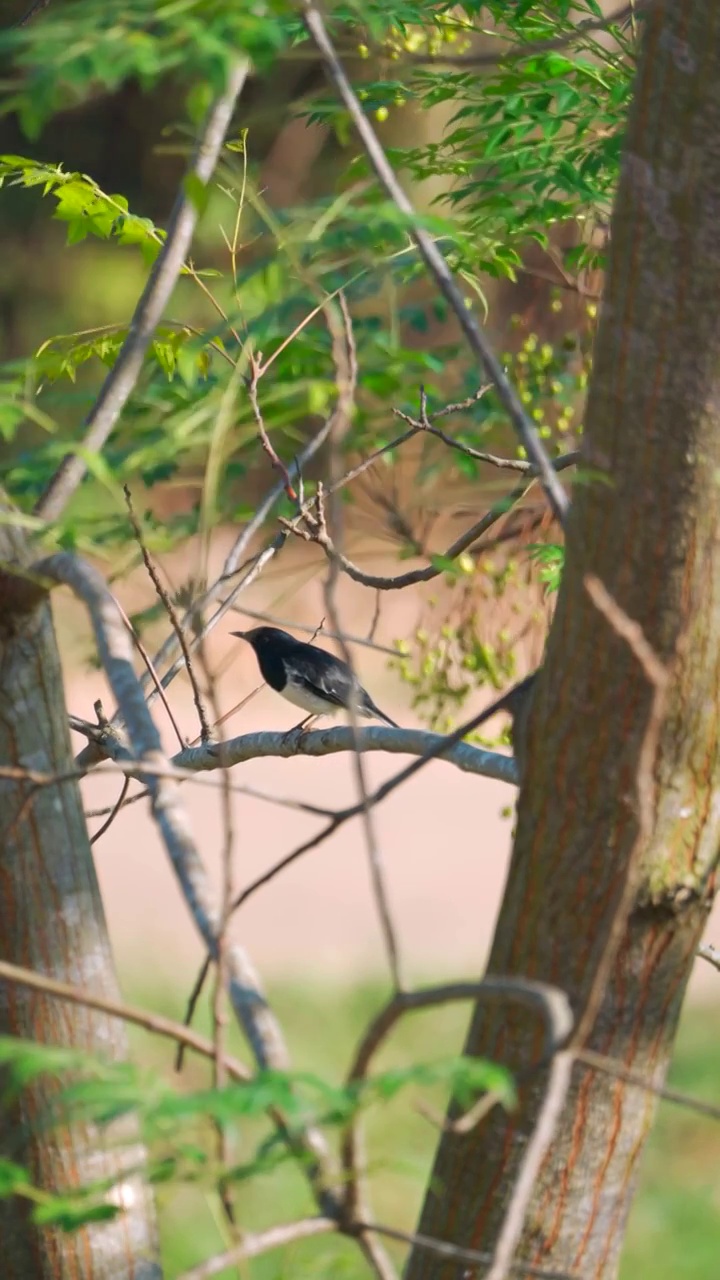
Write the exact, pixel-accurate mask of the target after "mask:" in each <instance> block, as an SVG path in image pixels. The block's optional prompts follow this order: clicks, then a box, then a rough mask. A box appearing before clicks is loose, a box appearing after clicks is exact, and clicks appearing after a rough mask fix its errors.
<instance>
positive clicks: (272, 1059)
mask: <svg viewBox="0 0 720 1280" xmlns="http://www.w3.org/2000/svg"><path fill="white" fill-rule="evenodd" d="M35 571H36V572H37V574H38V575H39V576H40V577H41V578H44V579H46V580H48V581H50V582H61V583H65V584H66V585H67V586H69V587H71V589H72V590H73V591H74V592H75V593H76V594H77V595H78V596H79V597H80V599H81V600H82V601H83V602H84V603H85V605H86V607H87V609H88V612H89V614H90V618H91V621H92V625H93V630H94V633H95V639H96V643H97V648H98V654H99V657H100V661H101V663H102V666H103V668H104V669H105V672H106V674H107V677H108V680H109V682H110V686H111V688H112V691H113V694H114V695H115V698H116V700H117V703H118V706H119V707H120V708H121V710H122V716H123V720H124V722H125V724H126V725H127V731H128V737H129V739H130V743H131V746H132V750H133V752H134V755H135V757H136V763H137V772H138V774H139V776H140V777H141V778H143V780H144V781H145V784H146V785H147V787H148V790H149V791H150V794H151V797H152V804H153V816H154V818H155V821H156V823H157V826H158V829H159V831H160V835H161V837H162V840H163V843H164V845H165V848H166V850H167V853H168V856H169V858H170V861H171V863H172V866H173V869H174V871H175V874H176V877H177V880H178V882H179V884H180V887H181V890H182V893H183V896H184V898H185V901H186V903H187V905H188V908H189V910H190V912H191V915H192V918H193V921H194V923H195V926H196V928H197V930H198V932H199V934H200V936H201V938H202V940H203V943H204V945H205V948H206V950H207V951H208V952H209V953H210V954H211V955H212V957H213V959H217V954H218V952H217V938H218V930H219V924H220V920H219V911H218V907H217V905H216V903H215V901H214V899H213V895H212V892H211V888H210V883H209V880H208V877H207V873H206V870H205V867H204V864H203V861H202V859H201V857H200V854H199V851H198V848H197V845H196V843H195V840H194V838H193V835H192V832H191V830H190V825H189V822H188V820H187V816H186V813H185V811H184V808H183V806H182V802H181V799H180V791H179V787H178V784H177V782H176V781H175V780H174V779H172V778H167V777H159V776H154V775H153V774H152V773H150V772H149V771H146V770H144V768H143V765H144V763H145V762H147V763H148V764H149V765H150V766H151V767H159V768H160V769H161V770H162V771H164V772H165V773H167V771H168V769H169V767H170V765H169V761H168V760H167V758H166V756H165V755H164V753H163V751H162V746H161V743H160V736H159V734H158V732H157V729H156V727H155V725H154V723H153V721H152V718H151V716H150V713H149V711H148V709H147V706H146V704H145V699H144V698H143V695H142V690H141V688H140V684H139V682H138V679H137V676H136V675H135V671H134V669H133V665H132V649H131V647H130V641H129V638H128V636H127V633H126V631H125V628H124V627H123V624H122V620H121V618H120V615H119V614H118V612H117V608H116V605H115V601H114V599H113V597H112V595H111V593H110V592H109V591H108V589H107V587H106V586H105V583H104V581H103V579H102V577H101V575H100V574H99V573H98V571H97V570H96V569H95V568H93V567H92V566H91V565H88V564H84V563H83V562H82V561H80V560H79V559H77V558H76V557H74V556H71V555H68V554H66V553H60V554H57V555H54V556H50V557H49V558H48V559H46V560H43V561H41V562H40V563H39V564H37V565H36V566H35ZM220 763H223V762H222V761H221V762H220ZM227 965H228V979H229V983H228V985H229V992H230V999H231V1003H232V1007H233V1010H234V1012H235V1014H236V1016H237V1018H238V1020H239V1021H240V1023H241V1025H242V1027H243V1029H244V1031H245V1034H246V1036H247V1038H248V1041H249V1043H250V1045H251V1047H252V1050H253V1053H254V1055H255V1058H256V1061H257V1062H258V1064H259V1065H260V1066H262V1067H270V1068H274V1069H277V1070H284V1069H286V1067H287V1063H288V1055H287V1049H286V1047H285V1042H284V1038H283V1035H282V1030H281V1028H280V1024H279V1023H278V1021H277V1019H276V1018H275V1016H274V1014H273V1013H272V1011H271V1009H270V1007H269V1005H268V1002H267V999H266V997H265V995H264V993H263V992H262V990H261V987H260V982H259V979H258V976H257V974H256V973H255V970H254V968H253V966H252V964H251V962H250V959H249V957H248V956H247V955H246V953H245V952H244V950H243V949H242V948H241V947H239V946H238V945H237V944H234V945H233V946H231V947H228V951H227ZM283 1136H284V1137H285V1139H286V1141H287V1142H288V1143H289V1145H290V1147H291V1150H292V1151H293V1152H294V1153H295V1154H296V1155H297V1156H299V1157H300V1158H301V1159H302V1161H303V1167H304V1169H305V1172H306V1173H307V1175H308V1177H309V1179H310V1183H311V1186H312V1188H313V1191H314V1193H315V1195H316V1198H317V1201H318V1204H319V1205H320V1206H321V1207H322V1205H328V1206H330V1205H332V1207H333V1209H334V1207H335V1204H336V1197H335V1194H334V1192H333V1191H332V1176H331V1170H330V1164H329V1156H328V1151H327V1145H326V1143H325V1139H324V1137H323V1136H322V1134H320V1132H319V1131H318V1130H316V1129H310V1128H304V1129H302V1130H300V1131H299V1130H298V1129H297V1128H294V1129H293V1130H292V1132H291V1131H290V1130H289V1129H287V1127H285V1130H284V1135H283Z"/></svg>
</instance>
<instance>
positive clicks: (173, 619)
mask: <svg viewBox="0 0 720 1280" xmlns="http://www.w3.org/2000/svg"><path fill="white" fill-rule="evenodd" d="M123 493H124V494H125V502H126V503H127V509H128V516H129V518H130V523H131V525H132V529H133V533H134V534H135V540H136V542H137V544H138V546H139V548H140V554H141V555H142V558H143V563H144V565H145V568H146V569H147V573H148V577H149V578H150V581H151V582H152V584H153V586H154V588H155V591H156V593H157V596H158V599H159V600H160V602H161V604H162V606H163V608H164V610H165V612H166V614H167V616H168V618H169V619H170V625H171V627H172V629H173V631H174V632H175V636H176V638H177V642H178V645H179V646H180V650H181V652H182V656H183V659H184V662H185V666H186V668H187V673H188V679H189V680H190V685H191V688H192V693H193V702H194V703H195V710H196V711H197V714H198V720H199V721H200V739H201V741H202V742H209V741H210V739H211V738H212V732H211V730H210V725H209V724H208V718H207V713H206V711H205V707H204V706H203V700H202V694H201V693H200V686H199V685H198V682H197V679H196V677H195V672H194V670H193V665H192V658H191V657H190V650H189V648H188V643H187V640H186V638H185V632H184V631H183V628H182V625H181V622H180V619H179V618H178V615H177V611H176V609H175V606H174V604H173V602H172V600H171V599H170V596H169V594H168V592H167V591H166V590H165V587H164V585H163V583H162V582H161V580H160V575H159V573H158V572H157V569H156V568H155V565H154V564H153V562H152V559H151V556H150V552H149V551H148V549H147V546H146V545H145V539H144V537H143V531H142V527H141V525H140V521H139V520H138V518H137V516H136V515H135V510H134V507H133V500H132V494H131V493H130V488H129V486H128V485H123ZM160 689H162V685H160ZM180 745H181V747H182V746H184V743H183V741H182V738H181V739H180Z"/></svg>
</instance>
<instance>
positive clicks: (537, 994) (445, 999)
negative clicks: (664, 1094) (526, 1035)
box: [341, 976, 573, 1221]
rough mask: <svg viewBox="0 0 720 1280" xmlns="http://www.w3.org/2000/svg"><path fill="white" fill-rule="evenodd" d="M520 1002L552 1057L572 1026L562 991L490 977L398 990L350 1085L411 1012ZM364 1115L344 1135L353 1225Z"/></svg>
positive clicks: (366, 1036) (365, 1038)
mask: <svg viewBox="0 0 720 1280" xmlns="http://www.w3.org/2000/svg"><path fill="white" fill-rule="evenodd" d="M499 999H500V1000H507V999H510V1000H515V1001H519V1002H520V1003H521V1004H526V1005H529V1006H530V1007H531V1008H533V1009H536V1010H538V1011H539V1012H540V1013H541V1014H542V1017H543V1021H544V1024H545V1042H544V1048H543V1057H544V1058H545V1059H547V1058H551V1057H552V1055H553V1054H554V1053H556V1051H557V1050H558V1049H559V1048H560V1047H561V1046H562V1045H563V1044H565V1042H566V1041H567V1039H568V1037H569V1035H570V1033H571V1032H572V1028H573V1015H572V1010H571V1008H570V1003H569V1001H568V999H567V996H566V995H565V993H564V992H563V991H561V990H560V988H559V987H553V986H550V985H549V984H548V983H544V982H531V981H529V980H528V979H526V978H515V977H495V976H492V977H486V978H483V979H482V980H481V981H479V982H451V983H443V984H441V985H439V986H434V987H424V988H421V989H419V990H417V991H398V992H396V993H395V995H394V996H393V997H392V998H391V999H390V1000H388V1002H387V1003H386V1004H385V1005H384V1006H383V1008H382V1009H381V1010H380V1012H379V1013H378V1014H376V1016H375V1017H374V1018H373V1019H372V1020H371V1021H370V1022H369V1024H368V1026H367V1027H366V1029H365V1031H364V1032H363V1035H362V1037H361V1040H360V1043H359V1045H358V1047H357V1049H356V1051H355V1054H354V1056H353V1059H352V1062H351V1065H350V1067H349V1068H348V1071H347V1074H346V1085H347V1086H348V1087H349V1086H354V1085H357V1083H358V1082H359V1081H362V1080H364V1079H365V1078H366V1077H367V1074H368V1071H369V1068H370V1064H371V1062H372V1059H373V1058H374V1056H375V1054H376V1053H377V1052H378V1050H379V1049H380V1048H381V1046H382V1045H383V1044H384V1043H385V1041H386V1040H387V1037H388V1036H389V1034H390V1032H391V1031H392V1030H393V1029H394V1027H395V1025H396V1024H397V1023H398V1022H399V1021H400V1020H401V1019H402V1018H403V1017H404V1016H405V1014H407V1013H412V1012H416V1011H417V1010H418V1009H432V1008H437V1007H438V1006H440V1005H444V1004H450V1003H454V1002H457V1001H459V1000H499ZM359 1137H360V1127H359V1115H357V1114H356V1115H353V1116H352V1117H351V1118H350V1120H349V1122H348V1125H347V1127H346V1129H345V1132H344V1134H343V1138H342V1143H341V1155H342V1164H343V1171H344V1174H345V1205H344V1209H345V1213H346V1215H347V1217H348V1220H350V1221H353V1219H355V1218H356V1217H357V1216H358V1215H359V1214H362V1209H361V1207H360V1206H359V1184H360V1181H361V1170H360V1155H359Z"/></svg>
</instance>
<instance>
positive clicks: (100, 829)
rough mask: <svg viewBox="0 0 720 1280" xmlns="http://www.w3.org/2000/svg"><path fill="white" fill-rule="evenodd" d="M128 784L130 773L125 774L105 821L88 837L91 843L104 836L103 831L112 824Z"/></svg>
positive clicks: (123, 799)
mask: <svg viewBox="0 0 720 1280" xmlns="http://www.w3.org/2000/svg"><path fill="white" fill-rule="evenodd" d="M129 786H130V775H129V774H126V776H125V779H124V781H123V784H122V787H121V788H120V795H119V796H118V798H117V800H116V801H115V804H114V805H113V806H112V808H111V810H110V813H109V815H108V817H107V819H106V821H105V822H103V824H102V826H101V827H98V830H97V831H96V832H95V833H94V835H92V836H91V837H90V843H91V844H96V843H97V841H98V840H99V839H100V837H101V836H104V835H105V832H106V831H107V830H108V829H109V828H110V827H111V826H112V824H113V822H114V821H115V819H116V818H117V816H118V814H119V812H120V810H121V809H122V807H123V805H124V804H125V797H126V796H127V793H128V788H129ZM86 817H87V815H86Z"/></svg>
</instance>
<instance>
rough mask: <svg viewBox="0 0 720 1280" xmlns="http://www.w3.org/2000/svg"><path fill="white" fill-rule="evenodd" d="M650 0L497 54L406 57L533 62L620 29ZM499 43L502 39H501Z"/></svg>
mask: <svg viewBox="0 0 720 1280" xmlns="http://www.w3.org/2000/svg"><path fill="white" fill-rule="evenodd" d="M651 3H652V0H644V2H643V0H635V3H633V4H626V5H623V7H622V8H621V9H616V10H615V12H614V13H609V14H607V15H606V17H604V18H585V19H583V21H582V22H578V24H577V26H576V27H575V29H574V30H573V31H568V32H567V33H566V34H565V35H563V36H551V37H550V38H549V39H547V40H528V41H527V42H526V43H525V44H520V43H518V44H514V45H510V46H509V47H508V48H507V49H503V51H502V52H501V53H467V54H465V53H456V54H452V53H448V54H446V53H442V52H440V53H411V54H409V55H408V56H409V57H410V59H411V60H412V61H413V62H422V63H425V64H427V63H428V62H431V63H440V64H443V63H445V64H449V65H451V66H453V67H501V66H503V64H504V63H506V62H517V61H520V60H521V59H522V58H536V57H538V55H541V54H543V53H554V52H555V51H556V50H560V49H568V48H570V46H571V45H573V44H576V43H577V42H578V41H579V40H583V39H584V38H585V37H586V36H588V35H591V34H592V33H593V32H594V31H606V30H608V28H610V27H613V26H622V25H623V24H624V23H626V22H628V21H629V20H630V19H631V17H632V15H633V13H638V12H641V11H642V10H643V9H645V10H647V9H649V7H650V5H651ZM485 34H487V33H485ZM501 38H502V39H504V38H505V37H504V36H502V37H501Z"/></svg>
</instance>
